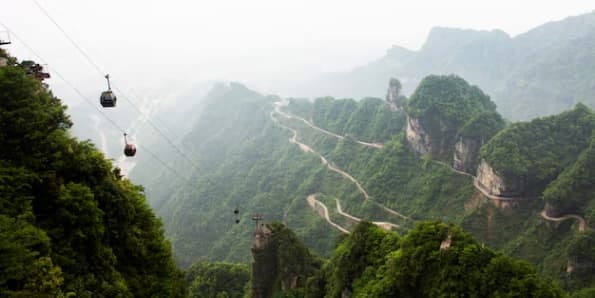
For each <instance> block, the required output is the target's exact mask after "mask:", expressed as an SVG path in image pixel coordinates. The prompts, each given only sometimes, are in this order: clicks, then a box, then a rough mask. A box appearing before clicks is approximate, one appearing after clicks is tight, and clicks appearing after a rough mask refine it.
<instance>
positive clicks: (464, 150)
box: [452, 137, 481, 174]
mask: <svg viewBox="0 0 595 298" xmlns="http://www.w3.org/2000/svg"><path fill="white" fill-rule="evenodd" d="M480 147H481V138H480V137H459V140H458V141H457V142H456V143H455V152H454V157H453V163H452V166H453V168H455V169H456V170H459V171H462V172H465V173H469V174H475V170H476V169H477V158H478V156H479V149H480Z"/></svg>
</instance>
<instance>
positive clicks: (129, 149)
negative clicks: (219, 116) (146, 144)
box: [124, 133, 136, 157]
mask: <svg viewBox="0 0 595 298" xmlns="http://www.w3.org/2000/svg"><path fill="white" fill-rule="evenodd" d="M126 135H127V134H126V133H124V144H125V145H124V155H126V156H128V157H132V156H134V155H135V154H136V146H134V144H128V141H127V140H126Z"/></svg>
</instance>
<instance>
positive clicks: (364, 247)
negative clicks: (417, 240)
mask: <svg viewBox="0 0 595 298" xmlns="http://www.w3.org/2000/svg"><path fill="white" fill-rule="evenodd" d="M398 244H399V237H398V236H397V235H396V234H393V233H386V232H385V231H383V230H382V229H380V228H379V227H377V226H375V225H374V224H372V223H369V222H362V223H360V224H358V225H357V226H356V228H355V230H354V231H353V233H352V234H351V235H350V236H349V237H348V238H347V239H345V240H344V241H343V242H342V243H341V244H339V246H338V247H337V249H335V252H334V254H333V257H332V258H331V260H330V261H329V264H327V265H326V266H325V269H324V270H326V271H327V272H328V273H327V274H328V281H327V282H326V292H327V295H328V296H329V297H340V296H341V292H342V291H344V289H347V290H349V291H353V288H352V284H353V283H354V281H358V282H362V281H360V279H361V278H374V276H371V277H370V276H368V274H367V273H368V271H373V270H375V268H377V267H378V266H380V265H382V264H384V257H385V256H386V254H388V253H389V252H391V251H393V250H395V249H397V247H398Z"/></svg>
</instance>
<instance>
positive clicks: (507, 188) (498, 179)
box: [477, 160, 525, 197]
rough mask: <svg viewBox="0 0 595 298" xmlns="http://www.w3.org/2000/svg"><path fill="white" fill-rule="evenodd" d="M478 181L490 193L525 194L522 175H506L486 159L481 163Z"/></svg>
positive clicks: (516, 195) (503, 194) (504, 194)
mask: <svg viewBox="0 0 595 298" xmlns="http://www.w3.org/2000/svg"><path fill="white" fill-rule="evenodd" d="M477 182H478V183H479V186H480V187H483V188H484V189H485V190H486V191H487V192H488V193H490V194H492V195H495V196H501V197H518V196H520V195H522V194H523V191H524V187H525V183H524V179H522V178H520V177H504V176H502V175H501V174H499V173H498V172H496V171H495V170H494V169H493V168H492V167H491V166H490V165H489V164H488V163H487V162H485V160H482V161H481V162H480V163H479V167H478V169H477Z"/></svg>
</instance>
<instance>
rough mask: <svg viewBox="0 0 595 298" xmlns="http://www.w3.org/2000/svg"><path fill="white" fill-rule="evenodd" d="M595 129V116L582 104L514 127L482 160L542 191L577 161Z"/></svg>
mask: <svg viewBox="0 0 595 298" xmlns="http://www.w3.org/2000/svg"><path fill="white" fill-rule="evenodd" d="M594 128H595V114H594V113H593V112H592V111H591V110H589V108H587V107H586V106H584V105H581V104H579V105H577V106H576V107H575V108H574V109H573V110H571V111H567V112H564V113H561V114H559V115H555V116H550V117H545V118H538V119H535V120H533V121H531V122H528V123H516V124H513V125H511V126H510V127H508V128H507V129H505V130H503V131H501V132H500V133H499V134H497V135H496V136H495V137H494V138H492V139H491V140H490V141H489V142H488V143H487V144H486V145H485V146H483V147H482V149H481V158H483V159H485V160H486V161H487V162H488V163H489V164H490V165H492V167H493V168H494V169H495V170H496V171H497V172H499V173H501V174H502V175H504V176H505V177H518V178H517V179H525V181H526V182H525V183H526V185H527V186H528V187H529V188H530V189H529V190H528V191H529V192H533V193H536V192H540V191H542V190H543V189H544V188H545V187H546V185H547V184H548V183H550V182H551V181H553V180H554V179H555V178H556V177H557V176H558V175H559V174H560V173H561V172H562V171H563V170H564V169H565V168H566V167H568V166H569V165H571V164H572V163H574V162H575V160H576V158H577V156H578V155H579V153H580V152H581V151H582V150H583V149H584V148H586V147H587V146H588V145H589V142H590V137H591V135H592V132H593V129H594ZM585 158H586V157H585Z"/></svg>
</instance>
